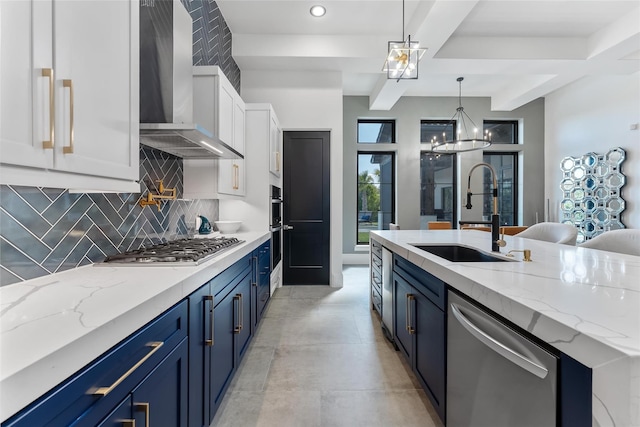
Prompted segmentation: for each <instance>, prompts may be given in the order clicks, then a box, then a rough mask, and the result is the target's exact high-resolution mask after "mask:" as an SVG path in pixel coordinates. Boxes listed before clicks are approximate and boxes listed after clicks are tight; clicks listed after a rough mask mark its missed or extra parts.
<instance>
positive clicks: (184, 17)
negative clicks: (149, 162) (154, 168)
mask: <svg viewBox="0 0 640 427" xmlns="http://www.w3.org/2000/svg"><path fill="white" fill-rule="evenodd" d="M192 45H193V42H192V20H191V16H190V15H189V12H187V10H186V9H185V8H184V6H183V5H182V4H181V3H180V1H179V0H145V1H142V2H140V143H141V144H143V145H146V146H149V147H153V148H156V149H158V150H162V151H165V152H167V153H170V154H173V155H175V156H178V157H183V158H188V159H206V158H223V159H242V158H243V156H242V155H241V154H240V153H238V152H237V151H236V150H234V149H233V148H232V147H230V146H229V145H227V144H225V143H224V142H222V141H221V140H220V139H219V138H217V137H216V136H215V135H213V134H212V133H211V131H210V130H207V129H204V128H203V127H201V126H198V125H197V124H196V123H193V73H192V65H191V64H192V61H193V60H192V53H191V51H192Z"/></svg>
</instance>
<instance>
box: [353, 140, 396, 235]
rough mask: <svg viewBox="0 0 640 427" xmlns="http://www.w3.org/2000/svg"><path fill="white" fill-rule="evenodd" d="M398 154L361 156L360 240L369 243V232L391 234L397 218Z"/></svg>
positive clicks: (359, 186)
mask: <svg viewBox="0 0 640 427" xmlns="http://www.w3.org/2000/svg"><path fill="white" fill-rule="evenodd" d="M394 164H395V154H394V153H392V152H391V153H390V152H375V153H373V152H369V153H367V152H358V195H357V198H356V199H357V202H356V203H357V212H358V218H357V224H358V226H357V234H358V235H357V240H356V242H357V243H358V244H359V245H360V244H368V243H369V231H370V230H388V229H389V223H390V222H393V219H394V218H395V170H394V169H395V168H394Z"/></svg>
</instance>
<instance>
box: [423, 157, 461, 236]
mask: <svg viewBox="0 0 640 427" xmlns="http://www.w3.org/2000/svg"><path fill="white" fill-rule="evenodd" d="M455 159H456V156H455V154H441V155H434V154H432V153H426V152H425V153H420V229H422V230H426V229H427V223H428V222H429V221H449V222H451V227H452V228H457V224H456V223H455V218H456V212H455V207H456V203H455V200H456V197H457V190H456V187H457V183H456V180H455V175H456V174H455V168H456V165H455Z"/></svg>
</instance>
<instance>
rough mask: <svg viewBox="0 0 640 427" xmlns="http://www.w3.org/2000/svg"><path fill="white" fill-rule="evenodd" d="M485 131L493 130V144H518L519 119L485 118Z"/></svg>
mask: <svg viewBox="0 0 640 427" xmlns="http://www.w3.org/2000/svg"><path fill="white" fill-rule="evenodd" d="M484 132H485V133H486V132H491V143H492V144H517V143H518V121H517V120H485V121H484Z"/></svg>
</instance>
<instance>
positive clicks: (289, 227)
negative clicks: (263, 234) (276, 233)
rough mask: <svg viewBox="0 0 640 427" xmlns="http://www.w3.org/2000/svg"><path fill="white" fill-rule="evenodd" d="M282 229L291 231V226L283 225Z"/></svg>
mask: <svg viewBox="0 0 640 427" xmlns="http://www.w3.org/2000/svg"><path fill="white" fill-rule="evenodd" d="M282 229H283V230H285V231H286V230H293V225H283V226H282Z"/></svg>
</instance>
